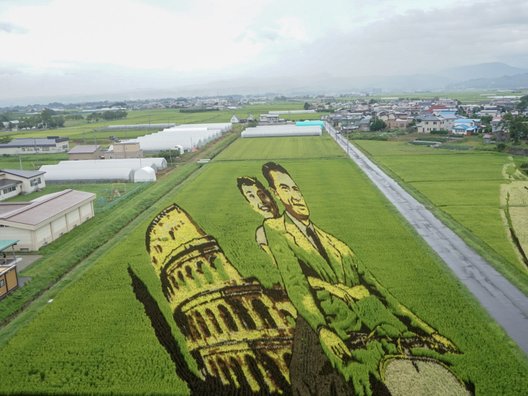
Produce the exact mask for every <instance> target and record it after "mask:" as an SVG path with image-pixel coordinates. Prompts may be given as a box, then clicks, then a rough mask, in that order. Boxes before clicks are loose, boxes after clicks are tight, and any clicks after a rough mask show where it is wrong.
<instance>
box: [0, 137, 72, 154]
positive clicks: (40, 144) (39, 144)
mask: <svg viewBox="0 0 528 396" xmlns="http://www.w3.org/2000/svg"><path fill="white" fill-rule="evenodd" d="M69 147H70V146H69V143H68V138H58V137H51V136H50V137H48V138H16V139H13V140H11V141H10V142H9V143H2V144H0V154H9V155H14V154H15V155H18V154H35V153H43V154H46V153H64V152H67V151H68V150H69Z"/></svg>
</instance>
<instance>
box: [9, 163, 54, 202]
mask: <svg viewBox="0 0 528 396" xmlns="http://www.w3.org/2000/svg"><path fill="white" fill-rule="evenodd" d="M44 173H46V172H43V171H26V170H17V169H0V201H3V200H4V199H8V198H11V197H15V196H17V195H19V194H29V193H31V192H33V191H38V190H42V189H43V188H44V187H46V181H45V180H44Z"/></svg>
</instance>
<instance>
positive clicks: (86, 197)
mask: <svg viewBox="0 0 528 396" xmlns="http://www.w3.org/2000/svg"><path fill="white" fill-rule="evenodd" d="M94 200H95V194H93V193H89V192H84V191H76V190H71V189H68V190H63V191H59V192H56V193H53V194H47V195H44V196H42V197H39V198H36V199H34V200H32V201H30V202H12V203H0V239H17V240H19V242H18V244H17V245H16V246H15V248H16V249H17V250H22V251H37V250H38V249H39V248H40V247H42V246H43V245H46V244H48V243H50V242H52V241H54V240H55V239H57V238H59V237H60V236H61V235H63V234H65V233H67V232H69V231H71V230H72V229H73V228H75V227H76V226H78V225H79V224H82V223H84V222H85V221H86V220H88V219H90V218H92V217H93V216H94V208H93V201H94Z"/></svg>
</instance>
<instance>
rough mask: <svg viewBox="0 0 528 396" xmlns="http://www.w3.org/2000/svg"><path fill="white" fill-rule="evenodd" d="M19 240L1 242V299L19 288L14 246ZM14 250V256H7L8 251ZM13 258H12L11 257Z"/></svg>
mask: <svg viewBox="0 0 528 396" xmlns="http://www.w3.org/2000/svg"><path fill="white" fill-rule="evenodd" d="M17 243H18V240H0V255H1V257H0V299H1V298H2V297H4V296H5V295H6V294H7V293H9V292H10V291H12V290H14V289H16V288H17V287H18V274H17V268H16V264H15V263H16V256H15V253H14V246H15V245H16V244H17ZM9 248H11V249H13V253H12V254H9V255H8V254H7V253H6V250H7V249H9ZM10 256H11V257H10Z"/></svg>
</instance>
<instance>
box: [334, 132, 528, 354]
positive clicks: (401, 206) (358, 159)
mask: <svg viewBox="0 0 528 396" xmlns="http://www.w3.org/2000/svg"><path fill="white" fill-rule="evenodd" d="M326 130H327V131H328V132H329V133H330V135H331V136H332V137H333V138H334V139H335V141H336V142H337V143H338V144H339V146H341V148H342V149H343V150H345V151H346V152H347V154H348V156H350V158H351V159H352V160H353V161H354V162H355V163H356V164H357V165H358V166H359V167H360V169H361V170H362V171H363V172H365V173H366V175H367V176H368V177H369V179H370V180H371V181H372V182H373V183H374V184H375V185H376V186H377V187H378V189H379V190H380V191H381V192H382V193H383V194H384V195H385V196H386V197H387V199H388V200H389V201H390V202H391V203H392V204H393V205H394V206H395V207H396V209H398V211H399V212H400V213H401V214H402V215H403V217H405V218H406V219H407V221H408V222H409V223H410V224H411V225H412V226H413V227H414V228H415V230H416V232H418V234H419V235H420V236H421V237H422V238H423V239H424V240H425V241H426V242H427V244H429V246H431V248H432V249H433V250H434V251H435V252H436V253H437V254H438V255H439V256H440V258H442V260H444V262H445V263H446V264H447V266H448V267H449V268H450V269H451V270H452V271H453V272H454V274H455V275H456V276H457V277H458V279H459V280H460V281H461V282H462V283H463V284H464V285H466V287H467V288H468V289H469V290H470V292H471V293H472V294H473V295H474V296H475V297H476V298H477V300H478V301H479V302H480V303H481V305H482V306H483V307H484V308H485V309H486V310H487V311H488V313H489V314H490V315H491V316H492V317H493V318H494V319H495V320H496V321H497V322H498V323H499V324H500V325H501V326H502V327H503V328H504V330H505V331H506V332H507V333H508V335H509V336H510V337H511V338H512V339H513V340H514V341H515V342H517V344H518V345H519V347H520V348H521V349H522V350H523V351H524V352H525V353H526V354H528V297H526V296H525V295H524V294H523V293H522V292H520V291H519V290H518V289H517V288H516V287H515V286H514V285H513V284H511V283H510V282H509V281H508V280H507V279H505V278H504V277H503V276H502V275H501V274H500V273H499V272H497V271H496V270H495V269H494V268H493V267H492V266H491V265H490V264H489V263H488V262H487V261H485V260H484V259H483V258H482V257H481V256H480V255H478V254H477V253H475V252H474V251H473V250H472V249H471V248H470V247H469V246H467V245H466V243H465V242H464V241H463V240H462V239H461V238H460V237H459V236H458V235H456V234H455V233H454V232H453V231H451V229H449V228H448V227H447V226H445V225H444V224H443V223H442V222H441V221H440V220H438V219H437V218H436V217H435V216H434V215H433V214H432V213H431V212H430V211H429V210H428V209H427V208H425V207H424V206H423V205H422V204H421V203H420V202H418V201H417V200H416V199H415V198H413V197H412V196H411V195H410V194H409V193H407V192H406V191H405V190H404V189H403V188H402V187H401V186H400V185H399V184H398V183H396V182H395V181H394V180H393V179H392V178H390V177H389V176H388V175H387V174H386V173H385V172H383V171H382V170H381V169H380V168H379V167H378V166H376V165H375V164H374V163H373V162H372V161H371V160H370V159H368V158H367V156H366V155H365V154H363V153H362V152H361V151H360V150H359V149H358V148H356V147H355V146H354V145H353V144H351V143H349V142H347V140H346V139H345V138H344V137H343V136H342V135H340V134H337V133H336V131H335V129H334V128H332V126H331V125H329V124H328V123H326Z"/></svg>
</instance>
